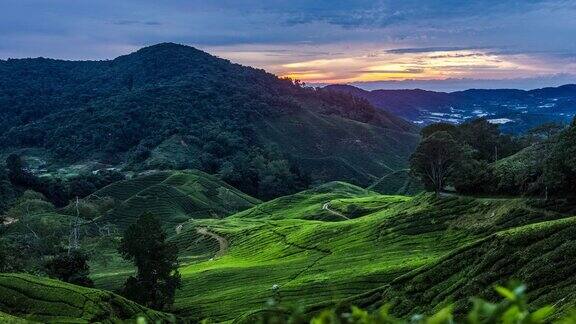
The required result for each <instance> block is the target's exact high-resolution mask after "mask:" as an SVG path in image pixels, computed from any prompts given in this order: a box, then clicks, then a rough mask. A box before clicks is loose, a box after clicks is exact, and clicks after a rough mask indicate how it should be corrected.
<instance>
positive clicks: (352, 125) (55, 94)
mask: <svg viewBox="0 0 576 324" xmlns="http://www.w3.org/2000/svg"><path fill="white" fill-rule="evenodd" d="M417 133H418V129H417V127H416V126H414V125H413V124H411V123H409V122H407V121H405V120H404V119H402V118H399V117H396V116H395V115H394V114H392V113H389V112H387V111H385V110H381V109H377V108H374V107H373V106H372V105H370V104H368V103H367V102H366V101H359V100H357V99H354V98H353V97H352V96H350V95H347V94H338V93H334V92H331V91H325V90H315V89H309V88H305V87H301V86H299V85H298V84H294V83H292V81H290V80H284V79H279V78H278V77H276V76H274V75H272V74H269V73H266V72H265V71H263V70H258V69H254V68H251V67H246V66H241V65H238V64H233V63H231V62H229V61H227V60H224V59H220V58H217V57H214V56H212V55H210V54H208V53H205V52H202V51H200V50H197V49H195V48H192V47H189V46H184V45H178V44H172V43H164V44H158V45H154V46H150V47H146V48H143V49H141V50H139V51H137V52H135V53H132V54H129V55H125V56H121V57H118V58H116V59H113V60H109V61H62V60H53V59H45V58H35V59H10V60H0V156H1V155H2V154H4V156H5V155H6V154H8V153H10V152H20V153H22V154H24V155H25V156H26V155H27V156H31V157H36V158H37V159H36V161H37V160H38V159H40V160H41V162H40V164H42V167H41V169H42V170H43V171H46V172H50V170H53V169H59V168H61V167H63V166H68V165H78V164H87V163H90V164H94V163H95V162H98V163H104V164H106V165H108V166H114V167H120V168H124V169H136V170H146V169H181V168H196V169H201V170H204V171H207V172H209V173H222V174H227V175H228V178H229V179H232V178H234V179H236V180H234V181H237V182H238V183H235V185H236V186H239V187H240V188H242V183H252V182H255V181H263V179H265V178H266V177H267V175H266V174H270V173H272V174H275V175H281V174H285V173H286V172H285V171H283V169H284V168H286V167H285V166H284V165H283V164H282V162H281V161H282V160H287V161H289V162H290V168H291V170H293V169H294V168H295V167H298V168H300V169H301V170H303V171H305V172H306V173H307V174H309V175H310V176H311V177H312V180H318V181H326V180H347V181H351V182H353V183H356V184H361V185H368V184H370V183H372V181H374V180H375V179H379V178H380V177H382V176H383V175H385V174H387V173H389V172H392V171H394V170H400V169H403V168H405V167H406V164H407V160H408V157H409V155H410V153H411V152H412V150H413V148H414V146H415V145H416V143H417V142H418V134H417ZM272 161H279V162H274V163H272ZM270 163H272V164H270ZM244 172H248V173H244ZM291 172H292V171H291ZM250 174H251V175H250ZM255 174H259V175H255ZM252 175H254V177H259V179H256V180H255V179H254V178H253V176H252ZM268 179H274V178H268ZM231 181H232V180H231ZM266 181H272V180H266ZM241 182H242V183H241ZM284 182H286V179H284ZM250 186H252V185H250ZM242 189H243V190H246V191H248V192H252V191H250V189H246V188H242Z"/></svg>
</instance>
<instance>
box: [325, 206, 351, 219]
mask: <svg viewBox="0 0 576 324" xmlns="http://www.w3.org/2000/svg"><path fill="white" fill-rule="evenodd" d="M322 210H326V211H328V212H330V213H332V214H333V215H336V216H338V217H342V218H344V219H346V220H349V219H350V218H348V217H347V216H346V215H344V214H342V213H339V212H337V211H335V210H332V209H330V202H327V203H324V205H322Z"/></svg>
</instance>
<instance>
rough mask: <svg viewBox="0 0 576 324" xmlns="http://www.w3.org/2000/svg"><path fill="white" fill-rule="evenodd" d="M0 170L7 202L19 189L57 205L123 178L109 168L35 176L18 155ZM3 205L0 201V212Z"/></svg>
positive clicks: (12, 155)
mask: <svg viewBox="0 0 576 324" xmlns="http://www.w3.org/2000/svg"><path fill="white" fill-rule="evenodd" d="M0 169H2V170H0V195H2V197H7V200H6V201H11V197H12V196H16V195H17V192H18V190H21V191H22V190H33V191H36V192H39V193H41V194H43V195H44V196H45V197H46V198H47V199H48V200H49V201H50V202H51V203H53V204H54V205H55V206H56V207H64V206H66V205H68V203H69V202H70V201H71V200H72V199H73V198H75V197H79V198H84V197H86V196H88V195H90V194H91V193H93V192H95V191H96V190H98V189H100V188H102V187H105V186H107V185H109V184H111V183H113V182H116V181H120V180H123V179H124V175H123V174H122V173H120V172H117V171H112V170H104V171H102V172H98V173H97V174H92V173H90V174H83V175H78V176H74V177H71V178H68V179H66V180H63V179H59V178H56V179H55V178H52V177H38V176H36V175H34V174H32V173H31V172H29V171H27V168H26V165H25V163H24V162H23V160H22V158H21V157H20V156H19V155H17V154H11V155H10V156H8V158H7V159H6V169H4V168H3V167H2V166H0ZM7 181H9V183H8V182H7ZM10 184H11V185H12V188H10V186H9V185H10ZM12 200H13V199H12ZM2 207H3V206H2V205H1V204H0V212H1V211H2ZM6 207H7V206H4V208H6Z"/></svg>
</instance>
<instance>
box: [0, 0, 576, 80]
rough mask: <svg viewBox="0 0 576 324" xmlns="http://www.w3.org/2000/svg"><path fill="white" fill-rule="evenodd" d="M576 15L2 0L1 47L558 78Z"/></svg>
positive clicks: (396, 74) (570, 49)
mask: <svg viewBox="0 0 576 324" xmlns="http://www.w3.org/2000/svg"><path fill="white" fill-rule="evenodd" d="M574 17H576V0H541V1H538V0H522V1H520V0H509V1H503V0H499V1H496V0H482V1H479V0H470V1H456V0H443V1H433V0H428V1H422V0H403V1H395V0H382V1H365V0H356V1H339V0H316V1H305V0H292V1H282V0H269V1H256V0H236V1H232V0H221V1H208V0H205V1H200V0H191V1H190V0H188V1H184V0H171V1H152V0H139V1H136V0H123V1H110V0H100V1H90V2H87V1H72V0H66V1H65V0H36V1H34V0H3V1H2V10H1V11H0V44H2V45H0V58H8V57H37V56H44V57H57V58H64V59H109V58H113V57H115V56H118V55H121V54H126V53H127V52H130V51H132V50H135V49H137V48H139V47H142V46H145V45H151V44H154V43H158V42H164V41H172V42H180V43H184V44H189V45H192V46H196V47H199V48H201V49H204V50H207V51H209V52H211V53H215V54H217V55H219V56H223V57H226V58H230V59H232V60H234V61H237V62H240V63H244V64H248V65H254V66H257V67H262V68H265V69H267V70H270V71H271V72H274V73H277V74H280V75H285V76H292V77H297V78H300V79H303V80H306V81H308V82H359V81H380V80H395V81H400V80H404V79H408V80H427V79H462V78H464V79H497V80H505V79H518V78H522V79H526V78H528V79H531V80H538V79H541V80H550V76H553V75H557V74H560V73H561V74H562V75H573V74H576V40H575V39H576V38H575V37H574V35H576V19H574ZM547 82H549V81H547ZM539 85H540V84H538V82H537V81H534V86H539Z"/></svg>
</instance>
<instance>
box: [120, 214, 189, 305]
mask: <svg viewBox="0 0 576 324" xmlns="http://www.w3.org/2000/svg"><path fill="white" fill-rule="evenodd" d="M118 251H119V252H120V253H121V254H122V257H123V258H124V259H126V260H129V261H132V262H134V264H135V265H136V267H137V268H138V270H137V273H136V276H131V277H129V278H128V280H126V283H125V284H124V290H123V294H124V295H125V296H126V297H127V298H129V299H132V300H134V301H136V302H138V303H140V304H143V305H145V306H148V307H151V308H155V309H163V308H165V307H168V306H170V305H171V304H172V303H173V302H174V294H175V293H176V289H177V288H179V287H180V286H181V282H180V273H179V272H178V249H177V247H176V246H174V245H172V244H169V243H167V242H166V233H165V232H164V230H163V229H162V225H161V224H160V221H159V220H158V218H156V217H155V216H154V215H152V214H150V213H145V214H143V215H142V216H140V218H139V219H138V221H137V222H136V223H135V224H132V225H130V226H129V227H128V229H126V232H125V233H124V238H122V241H121V242H120V247H119V248H118Z"/></svg>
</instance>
